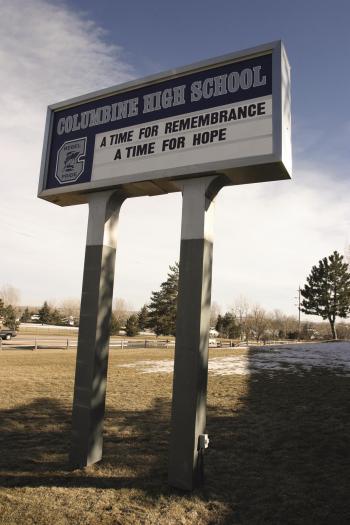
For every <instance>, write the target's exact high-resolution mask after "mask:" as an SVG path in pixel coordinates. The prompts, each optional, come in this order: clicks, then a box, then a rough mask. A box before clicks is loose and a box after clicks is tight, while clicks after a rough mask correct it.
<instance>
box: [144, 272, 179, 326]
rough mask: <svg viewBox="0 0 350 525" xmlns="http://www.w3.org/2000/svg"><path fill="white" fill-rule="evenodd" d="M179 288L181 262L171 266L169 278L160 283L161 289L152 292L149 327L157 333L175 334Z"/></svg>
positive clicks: (149, 307)
mask: <svg viewBox="0 0 350 525" xmlns="http://www.w3.org/2000/svg"><path fill="white" fill-rule="evenodd" d="M178 288H179V264H178V263H175V264H174V266H169V272H168V277H167V280H166V281H164V282H163V283H162V284H161V285H160V290H159V291H157V292H152V295H151V300H150V304H149V306H148V321H147V325H148V327H149V328H151V329H152V330H154V332H155V333H156V334H157V335H175V332H176V308H177V295H178Z"/></svg>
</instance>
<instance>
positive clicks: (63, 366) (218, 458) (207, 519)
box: [0, 349, 350, 525]
mask: <svg viewBox="0 0 350 525" xmlns="http://www.w3.org/2000/svg"><path fill="white" fill-rule="evenodd" d="M230 352H232V351H230V350H226V351H222V350H216V349H212V350H211V355H215V356H218V355H229V354H230ZM171 355H172V351H171V350H161V349H159V350H149V349H147V350H128V351H127V350H124V351H122V350H113V351H111V358H110V367H109V382H108V397H107V414H106V425H105V449H104V459H103V461H102V462H101V463H100V464H98V465H95V466H94V467H90V468H88V469H85V470H80V471H74V472H71V471H70V470H69V467H68V464H67V454H68V449H69V433H70V414H71V402H72V390H73V377H74V366H75V353H74V352H73V351H68V352H64V351H56V350H52V351H48V350H42V351H38V352H28V351H27V352H25V351H15V350H12V351H11V350H3V351H2V352H1V353H0V524H1V525H4V524H6V525H10V524H20V525H22V524H23V525H26V524H38V525H43V524H45V525H61V524H62V525H63V524H91V525H92V524H110V525H112V524H113V525H118V524H123V525H124V524H125V525H127V524H139V523H140V524H142V523H143V524H167V525H168V524H172V523H173V524H177V523H178V524H244V525H245V524H269V525H284V524H305V525H310V524H317V525H319V524H327V525H328V524H340V525H341V524H348V523H350V503H349V497H348V491H349V481H350V475H349V474H350V461H349V445H350V443H349V437H350V423H349V415H350V410H349V408H350V389H349V383H350V379H349V378H347V377H345V376H335V375H334V374H333V373H331V372H319V371H318V372H316V371H314V372H310V373H306V374H304V375H297V374H292V373H289V372H288V371H283V372H277V373H275V374H274V375H273V377H272V376H271V375H270V374H269V373H267V372H261V373H259V374H255V375H252V376H237V375H234V376H211V375H210V379H209V393H208V432H209V435H210V438H211V443H210V449H209V451H208V453H207V455H206V458H205V463H206V464H205V470H206V483H205V486H204V487H203V488H201V489H198V490H196V491H195V492H194V493H193V494H184V493H181V492H179V491H175V490H172V489H171V488H169V487H168V486H167V483H166V477H167V450H168V438H169V421H170V401H171V386H172V385H171V380H172V378H171V376H170V375H169V374H140V373H139V372H137V370H135V369H133V368H120V367H119V365H120V364H122V363H129V362H131V361H134V360H136V361H137V360H145V359H147V360H148V359H157V360H159V359H161V358H162V357H170V356H171Z"/></svg>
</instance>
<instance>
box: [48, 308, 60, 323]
mask: <svg viewBox="0 0 350 525" xmlns="http://www.w3.org/2000/svg"><path fill="white" fill-rule="evenodd" d="M61 322H62V316H61V314H60V312H59V311H58V310H57V308H55V309H54V310H53V311H52V312H51V315H50V320H49V324H60V323H61Z"/></svg>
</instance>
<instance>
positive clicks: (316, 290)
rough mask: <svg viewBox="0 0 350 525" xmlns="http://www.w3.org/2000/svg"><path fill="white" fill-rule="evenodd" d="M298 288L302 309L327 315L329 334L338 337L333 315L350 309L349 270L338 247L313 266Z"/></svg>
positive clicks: (319, 314) (323, 317)
mask: <svg viewBox="0 0 350 525" xmlns="http://www.w3.org/2000/svg"><path fill="white" fill-rule="evenodd" d="M306 281H307V284H305V286H304V288H303V289H302V290H301V295H302V296H303V297H304V299H303V301H302V302H301V311H302V312H304V313H305V314H308V315H318V316H320V317H322V319H328V321H329V324H330V326H331V331H332V336H333V338H334V339H337V332H336V327H335V320H336V317H343V318H345V317H347V316H348V314H349V312H350V274H349V273H348V265H347V264H346V263H345V262H344V257H343V256H342V255H340V254H339V253H338V252H337V251H335V252H333V254H332V255H330V256H329V257H324V258H323V259H321V260H320V261H319V263H318V266H313V267H312V269H311V273H310V275H309V276H308V277H307V279H306Z"/></svg>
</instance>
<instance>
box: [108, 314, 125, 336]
mask: <svg viewBox="0 0 350 525" xmlns="http://www.w3.org/2000/svg"><path fill="white" fill-rule="evenodd" d="M121 329H122V324H121V322H120V320H119V319H117V317H116V316H115V314H114V313H113V312H112V315H111V320H110V323H109V335H118V334H119V331H120V330H121Z"/></svg>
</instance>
